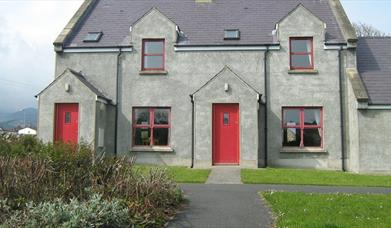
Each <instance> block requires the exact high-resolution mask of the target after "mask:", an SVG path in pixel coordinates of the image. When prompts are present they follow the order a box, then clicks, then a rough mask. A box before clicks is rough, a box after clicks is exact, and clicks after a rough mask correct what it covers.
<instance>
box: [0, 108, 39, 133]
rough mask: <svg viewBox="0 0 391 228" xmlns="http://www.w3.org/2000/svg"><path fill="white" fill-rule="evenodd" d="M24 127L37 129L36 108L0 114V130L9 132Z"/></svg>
mask: <svg viewBox="0 0 391 228" xmlns="http://www.w3.org/2000/svg"><path fill="white" fill-rule="evenodd" d="M24 127H31V128H34V129H37V109H36V108H26V109H23V110H21V111H18V112H14V113H4V112H3V113H0V128H3V129H4V130H11V129H21V128H24Z"/></svg>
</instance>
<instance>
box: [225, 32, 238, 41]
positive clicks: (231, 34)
mask: <svg viewBox="0 0 391 228" xmlns="http://www.w3.org/2000/svg"><path fill="white" fill-rule="evenodd" d="M224 33H225V34H224V38H226V39H238V38H239V30H225V31H224Z"/></svg>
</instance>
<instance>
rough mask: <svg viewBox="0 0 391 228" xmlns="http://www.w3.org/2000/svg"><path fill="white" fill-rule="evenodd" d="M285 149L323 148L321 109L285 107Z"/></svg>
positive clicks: (283, 124) (283, 123)
mask: <svg viewBox="0 0 391 228" xmlns="http://www.w3.org/2000/svg"><path fill="white" fill-rule="evenodd" d="M282 129H283V142H282V144H283V146H284V147H323V109H322V108H321V107H283V108H282Z"/></svg>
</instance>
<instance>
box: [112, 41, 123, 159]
mask: <svg viewBox="0 0 391 228" xmlns="http://www.w3.org/2000/svg"><path fill="white" fill-rule="evenodd" d="M121 55H122V49H121V48H119V52H118V55H117V78H116V82H115V83H116V94H115V103H116V105H115V119H114V154H115V156H117V154H118V151H117V149H118V148H117V144H118V109H119V107H118V106H119V74H120V73H119V70H120V67H121V64H120V60H121Z"/></svg>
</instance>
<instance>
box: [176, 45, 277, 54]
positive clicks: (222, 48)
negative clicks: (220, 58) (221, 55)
mask: <svg viewBox="0 0 391 228" xmlns="http://www.w3.org/2000/svg"><path fill="white" fill-rule="evenodd" d="M174 49H175V51H176V52H182V51H266V50H280V45H279V44H278V45H202V46H201V45H200V46H198V45H186V46H182V45H174Z"/></svg>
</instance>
